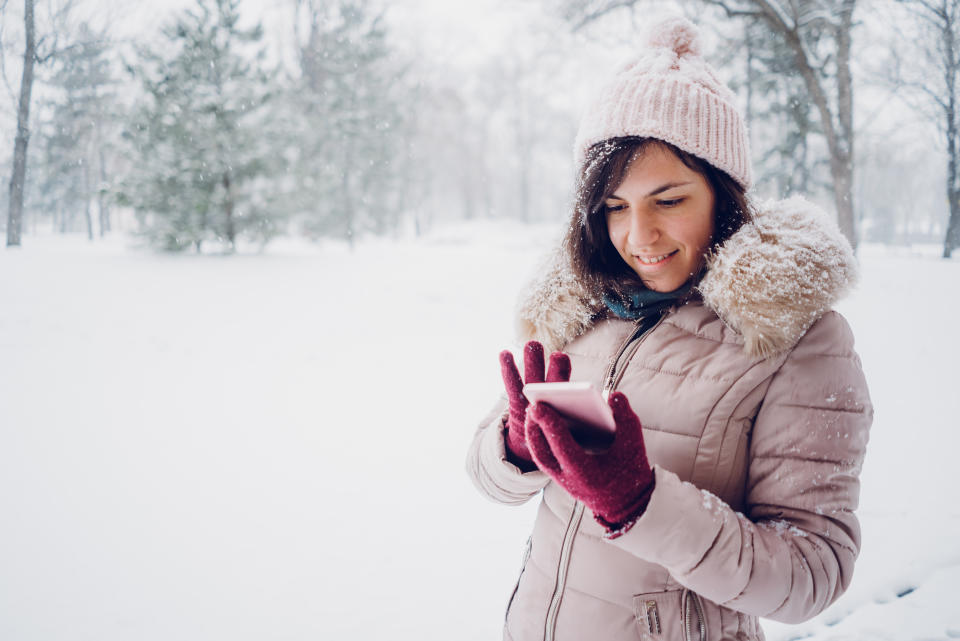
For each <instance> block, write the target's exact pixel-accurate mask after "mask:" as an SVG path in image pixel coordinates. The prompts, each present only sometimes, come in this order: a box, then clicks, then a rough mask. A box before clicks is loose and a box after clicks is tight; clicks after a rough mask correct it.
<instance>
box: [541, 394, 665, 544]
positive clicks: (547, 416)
mask: <svg viewBox="0 0 960 641" xmlns="http://www.w3.org/2000/svg"><path fill="white" fill-rule="evenodd" d="M610 407H611V408H612V409H613V418H614V421H616V424H617V431H616V433H615V434H614V439H613V445H611V446H610V449H608V450H606V451H604V452H601V453H599V454H591V453H589V452H587V451H585V450H584V449H583V447H581V446H580V445H579V444H578V443H577V442H576V441H575V440H574V439H573V436H571V434H570V424H571V421H570V419H568V418H565V417H563V416H561V415H560V414H559V413H557V411H556V410H554V409H553V408H552V407H550V406H549V405H547V404H546V403H535V404H534V405H533V407H531V408H530V410H529V411H528V412H527V445H528V446H529V448H530V452H531V454H532V455H533V459H534V461H536V463H537V465H538V466H539V467H540V469H541V470H543V471H544V472H546V473H547V474H548V475H549V476H550V478H552V479H553V480H554V481H555V482H557V483H559V484H560V485H561V486H562V487H563V488H564V489H565V490H566V491H567V492H568V493H569V494H570V496H572V497H573V498H575V499H578V500H580V501H582V502H583V504H584V505H586V506H587V507H588V508H590V511H591V512H593V515H594V518H596V520H597V522H598V523H600V525H602V526H603V527H604V528H606V530H607V536H608V538H612V539H613V538H616V537H618V536H620V535H621V534H623V533H624V532H626V531H627V530H629V529H630V527H631V526H632V525H633V524H634V523H635V522H636V520H637V519H639V518H640V516H641V515H642V514H643V511H644V510H645V509H646V508H647V503H648V502H649V501H650V495H651V494H652V493H653V484H654V479H653V470H652V469H651V468H650V464H649V463H648V462H647V453H646V448H645V447H644V445H643V433H642V432H641V431H640V419H638V418H637V415H636V414H634V413H633V410H632V409H630V403H628V402H627V397H626V396H624V395H623V394H622V393H621V392H615V393H614V394H612V395H611V396H610Z"/></svg>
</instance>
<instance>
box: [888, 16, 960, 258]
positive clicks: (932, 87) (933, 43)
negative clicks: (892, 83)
mask: <svg viewBox="0 0 960 641" xmlns="http://www.w3.org/2000/svg"><path fill="white" fill-rule="evenodd" d="M898 1H899V2H900V4H902V5H904V6H905V7H906V8H908V9H909V10H910V12H911V13H912V14H913V15H914V16H915V17H916V19H917V27H919V28H920V29H921V31H922V36H921V37H920V38H916V39H915V40H914V44H915V46H916V47H917V48H918V49H919V53H920V55H919V56H917V57H914V58H913V60H919V61H920V63H921V64H919V65H917V64H915V63H914V64H912V65H910V67H909V68H907V69H898V71H897V74H896V75H897V78H896V80H897V81H898V84H900V85H901V86H903V87H905V88H908V89H913V90H915V91H910V92H904V93H905V94H908V95H909V96H910V97H913V98H915V99H913V100H910V99H909V98H908V102H909V103H911V106H913V107H914V108H915V109H917V110H919V111H920V112H921V113H924V114H930V113H931V111H932V112H933V113H932V115H933V116H934V118H933V120H934V121H935V122H937V125H938V128H939V129H940V130H941V132H942V133H943V134H944V136H945V137H946V147H947V202H948V203H949V206H950V218H949V221H948V222H947V233H946V236H945V238H944V241H943V257H944V258H950V256H951V255H952V253H953V250H954V249H957V248H958V247H960V116H958V113H957V110H958V108H960V105H958V102H957V101H958V98H960V96H958V95H957V91H958V87H957V83H958V81H960V0H898Z"/></svg>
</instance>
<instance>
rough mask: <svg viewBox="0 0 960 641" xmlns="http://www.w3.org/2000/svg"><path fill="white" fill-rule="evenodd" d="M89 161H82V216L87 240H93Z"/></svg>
mask: <svg viewBox="0 0 960 641" xmlns="http://www.w3.org/2000/svg"><path fill="white" fill-rule="evenodd" d="M90 192H91V189H90V163H89V162H86V161H85V162H84V163H83V202H84V208H83V217H84V219H85V221H86V223H87V240H89V241H93V214H92V213H91V211H90V208H91V206H92V205H93V202H92V201H93V194H92V193H90Z"/></svg>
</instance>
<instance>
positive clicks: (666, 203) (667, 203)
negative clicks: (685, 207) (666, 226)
mask: <svg viewBox="0 0 960 641" xmlns="http://www.w3.org/2000/svg"><path fill="white" fill-rule="evenodd" d="M684 200H686V199H685V198H668V199H665V200H658V201H657V205H658V206H660V207H664V208H666V209H669V208H671V207H676V206H677V205H679V204H680V203H682V202H683V201H684Z"/></svg>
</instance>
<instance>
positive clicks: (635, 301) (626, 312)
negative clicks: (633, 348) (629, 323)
mask: <svg viewBox="0 0 960 641" xmlns="http://www.w3.org/2000/svg"><path fill="white" fill-rule="evenodd" d="M691 291H693V283H692V282H690V281H687V282H686V283H684V284H683V285H681V286H680V287H679V288H678V289H675V290H673V291H672V292H655V291H653V290H652V289H646V288H641V289H637V290H634V291H633V292H630V293H629V294H627V295H626V296H624V297H621V296H618V295H616V294H604V296H603V304H604V305H606V306H607V309H609V310H610V311H611V312H613V313H614V314H615V315H616V316H618V317H619V318H622V319H624V320H637V319H639V318H642V317H644V316H651V315H655V314H656V315H659V314H660V313H662V312H663V311H664V310H666V309H667V308H669V307H673V306H674V305H675V304H678V303H682V302H683V301H684V300H685V299H686V298H687V297H688V296H689V294H690V292H691Z"/></svg>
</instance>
